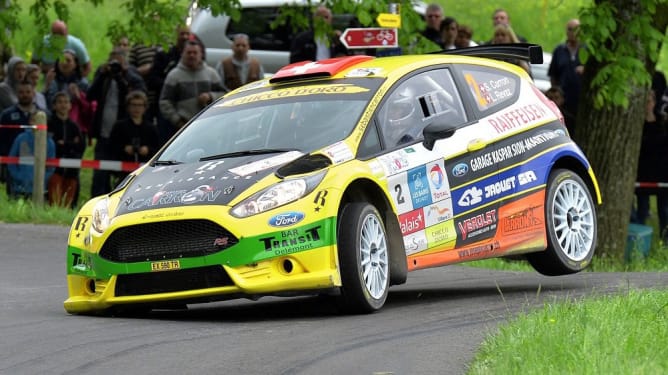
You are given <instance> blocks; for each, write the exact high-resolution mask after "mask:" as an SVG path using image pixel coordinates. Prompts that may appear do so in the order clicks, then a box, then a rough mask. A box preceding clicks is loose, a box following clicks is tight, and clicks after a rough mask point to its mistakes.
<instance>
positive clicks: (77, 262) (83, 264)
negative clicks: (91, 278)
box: [71, 252, 93, 272]
mask: <svg viewBox="0 0 668 375" xmlns="http://www.w3.org/2000/svg"><path fill="white" fill-rule="evenodd" d="M71 265H72V270H74V271H79V272H88V271H92V270H93V259H92V257H91V256H90V254H85V255H84V254H79V253H75V252H72V263H71Z"/></svg>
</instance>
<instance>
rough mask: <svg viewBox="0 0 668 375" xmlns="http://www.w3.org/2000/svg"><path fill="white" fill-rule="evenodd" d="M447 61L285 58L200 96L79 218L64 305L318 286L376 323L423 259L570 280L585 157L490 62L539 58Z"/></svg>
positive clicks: (514, 80) (529, 50)
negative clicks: (491, 264) (188, 116)
mask: <svg viewBox="0 0 668 375" xmlns="http://www.w3.org/2000/svg"><path fill="white" fill-rule="evenodd" d="M454 51H456V52H454V54H433V55H420V56H394V57H385V58H373V57H369V56H350V57H343V58H335V59H330V60H325V61H320V62H302V63H297V64H293V65H289V66H286V67H285V68H283V69H282V70H280V71H279V72H277V74H276V75H274V76H273V77H272V78H271V79H269V80H264V81H260V82H256V83H253V84H250V85H247V86H245V87H242V88H240V89H238V90H236V91H234V92H231V93H229V94H227V95H226V96H225V97H223V98H221V99H219V100H218V101H216V102H214V103H213V104H211V105H210V106H209V107H208V108H207V109H206V110H204V111H202V112H201V113H200V114H199V115H197V116H196V117H195V118H194V119H192V121H191V122H190V123H189V124H188V125H187V126H185V127H184V128H183V129H181V131H180V132H179V134H178V135H176V136H175V137H174V138H173V139H172V140H171V141H170V142H169V143H168V144H166V145H165V147H163V149H162V150H161V151H160V152H159V153H158V154H157V155H156V156H155V157H154V158H153V159H152V160H151V161H150V162H149V163H147V164H145V165H143V166H142V167H141V168H139V169H138V170H136V171H135V172H133V173H131V174H130V175H129V176H128V178H126V179H125V180H124V181H123V182H121V183H120V184H119V186H117V187H116V189H115V190H114V191H113V192H111V193H110V194H108V195H105V196H100V197H96V198H94V199H92V200H91V201H89V202H88V203H86V204H85V206H84V207H83V208H82V209H81V211H80V212H79V213H78V215H77V216H76V218H75V220H74V222H73V224H72V228H71V232H70V235H69V243H68V247H67V283H68V290H69V298H68V299H67V300H66V301H65V304H64V305H65V309H66V310H67V311H68V312H70V313H82V314H92V313H101V312H107V311H113V310H114V309H118V308H132V307H141V308H144V309H151V308H159V307H165V306H173V305H174V304H179V305H186V304H190V303H198V302H208V301H217V300H224V299H230V298H240V297H247V298H257V297H260V296H267V295H276V296H292V295H299V294H320V295H331V296H334V298H336V300H337V301H338V302H339V303H340V305H341V307H342V308H344V309H345V310H344V311H350V312H372V311H375V310H378V309H380V308H381V307H382V306H383V304H384V302H385V300H386V298H387V296H388V289H389V287H390V286H391V285H395V284H402V283H404V282H405V281H406V280H407V277H408V273H409V272H410V271H414V270H419V269H423V268H428V267H436V266H443V265H448V264H453V263H460V262H465V261H471V260H478V259H483V258H491V257H503V256H510V255H512V256H518V255H520V254H523V255H524V256H525V257H526V259H527V260H528V261H529V262H530V263H531V264H532V265H533V267H534V268H535V269H536V270H537V271H538V272H540V273H542V274H545V275H563V274H569V273H574V272H578V271H580V270H582V269H583V268H585V267H586V266H587V265H588V264H589V263H590V260H591V258H592V256H593V254H594V249H595V246H596V230H597V228H596V214H595V208H596V205H597V204H600V202H601V198H600V193H599V189H598V187H597V182H596V179H595V177H594V173H593V171H592V169H591V167H590V164H589V162H588V161H587V160H586V158H585V156H584V155H583V153H582V152H581V151H580V149H579V148H578V147H577V146H576V144H575V143H573V141H572V140H571V139H570V138H569V135H568V133H567V131H566V128H565V126H564V123H563V118H562V116H561V114H560V112H559V110H558V109H557V107H556V106H555V105H554V103H552V102H551V101H549V100H548V99H546V98H545V96H543V94H541V93H540V91H539V90H538V89H537V88H536V87H535V86H534V85H533V83H532V81H531V79H530V77H529V76H528V75H527V74H526V73H525V72H524V71H523V70H522V69H521V68H518V67H517V66H515V65H510V64H507V63H504V62H500V61H496V60H493V59H490V58H485V57H496V58H499V57H501V58H507V57H515V58H517V57H521V58H525V59H527V60H532V59H533V58H534V56H541V50H540V47H539V46H535V45H513V46H482V47H475V48H470V49H465V50H454ZM462 54H468V55H471V56H465V55H462ZM476 56H483V57H476ZM536 61H537V60H535V59H534V60H533V61H532V62H536Z"/></svg>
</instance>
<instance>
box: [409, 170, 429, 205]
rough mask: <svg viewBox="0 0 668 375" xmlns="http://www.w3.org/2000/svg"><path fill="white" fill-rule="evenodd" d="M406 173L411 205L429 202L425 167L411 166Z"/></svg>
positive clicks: (427, 203)
mask: <svg viewBox="0 0 668 375" xmlns="http://www.w3.org/2000/svg"><path fill="white" fill-rule="evenodd" d="M406 175H407V179H408V188H409V190H410V194H411V201H412V203H413V207H423V206H426V205H429V204H431V190H430V189H429V181H428V179H427V168H426V167H425V166H421V167H417V168H413V169H411V170H409V171H408V172H407V173H406Z"/></svg>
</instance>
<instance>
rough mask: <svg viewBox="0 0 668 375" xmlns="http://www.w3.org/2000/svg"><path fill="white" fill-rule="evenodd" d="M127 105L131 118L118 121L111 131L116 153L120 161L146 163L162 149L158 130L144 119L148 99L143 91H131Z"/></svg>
mask: <svg viewBox="0 0 668 375" xmlns="http://www.w3.org/2000/svg"><path fill="white" fill-rule="evenodd" d="M125 105H126V107H127V112H128V115H129V117H127V118H124V119H123V120H120V121H118V122H117V123H116V124H115V125H114V128H113V130H112V131H111V144H112V145H113V147H114V153H115V155H116V156H117V159H118V160H122V161H132V162H140V163H145V162H147V161H149V159H151V157H153V155H154V154H155V152H156V151H157V150H158V147H160V140H159V138H158V129H157V128H156V127H155V126H154V125H153V124H152V123H150V122H148V120H147V119H146V118H145V117H144V113H145V112H146V110H147V108H148V97H147V96H146V94H145V93H144V92H142V91H131V92H130V93H129V94H128V95H127V97H126V99H125ZM121 177H124V176H121Z"/></svg>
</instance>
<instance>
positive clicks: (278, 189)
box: [230, 172, 325, 218]
mask: <svg viewBox="0 0 668 375" xmlns="http://www.w3.org/2000/svg"><path fill="white" fill-rule="evenodd" d="M323 177H325V172H321V173H318V174H316V175H314V176H309V177H304V178H295V179H290V180H285V181H282V182H279V183H277V184H276V185H273V186H271V187H269V188H267V189H265V190H262V191H260V192H259V193H256V194H253V195H252V196H250V197H248V198H246V199H244V200H243V201H241V202H239V204H237V205H236V206H234V207H233V208H232V210H231V211H230V213H231V214H232V216H234V217H238V218H243V217H248V216H253V215H255V214H259V213H261V212H265V211H269V210H271V209H274V208H276V207H280V206H283V205H286V204H288V203H290V202H294V201H296V200H297V199H299V198H301V197H303V196H305V195H307V194H309V193H310V192H312V191H313V189H315V187H316V186H318V184H319V183H320V181H322V179H323Z"/></svg>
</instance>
